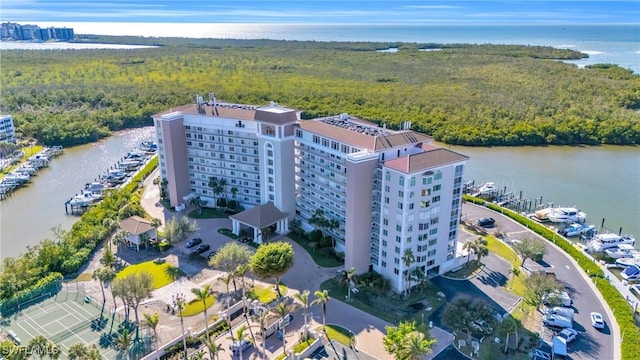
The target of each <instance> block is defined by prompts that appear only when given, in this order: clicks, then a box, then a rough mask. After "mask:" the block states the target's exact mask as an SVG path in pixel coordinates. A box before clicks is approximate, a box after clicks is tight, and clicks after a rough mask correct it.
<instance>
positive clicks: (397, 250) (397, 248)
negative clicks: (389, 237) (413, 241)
mask: <svg viewBox="0 0 640 360" xmlns="http://www.w3.org/2000/svg"><path fill="white" fill-rule="evenodd" d="M395 252H396V254H400V248H399V247H397V246H396V248H395Z"/></svg>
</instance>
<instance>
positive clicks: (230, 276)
mask: <svg viewBox="0 0 640 360" xmlns="http://www.w3.org/2000/svg"><path fill="white" fill-rule="evenodd" d="M232 279H233V273H228V274H227V275H226V276H223V277H220V278H218V280H220V281H222V282H224V284H225V286H226V287H227V293H226V294H225V298H224V302H225V308H227V307H229V298H230V297H231V294H230V293H229V284H231V280H232Z"/></svg>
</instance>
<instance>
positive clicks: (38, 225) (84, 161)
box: [0, 127, 153, 259]
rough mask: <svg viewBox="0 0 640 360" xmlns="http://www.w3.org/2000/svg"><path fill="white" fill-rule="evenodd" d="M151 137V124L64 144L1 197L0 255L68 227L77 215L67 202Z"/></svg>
mask: <svg viewBox="0 0 640 360" xmlns="http://www.w3.org/2000/svg"><path fill="white" fill-rule="evenodd" d="M152 138H153V127H146V128H141V129H135V130H127V131H122V132H118V133H115V134H114V135H113V136H111V137H109V138H107V139H104V140H101V141H100V142H97V143H94V144H87V145H82V146H76V147H73V148H69V149H65V150H64V153H63V155H61V156H59V157H57V158H55V159H52V160H51V161H50V162H49V167H47V168H44V169H42V170H41V171H40V172H38V174H37V175H36V176H35V177H33V178H32V179H31V183H30V184H29V186H28V187H24V188H21V189H18V190H17V191H15V192H14V193H13V194H12V195H11V196H10V197H9V198H7V199H6V200H3V201H0V258H1V259H4V258H5V257H9V256H17V255H19V254H20V253H22V252H24V251H25V249H26V248H27V246H29V245H36V244H38V243H39V242H40V241H41V240H43V239H46V238H49V239H53V232H52V231H51V229H52V228H54V227H56V226H58V225H59V226H61V227H62V228H63V229H65V230H68V229H70V228H71V225H73V223H74V222H75V221H77V220H78V216H74V215H67V214H66V213H65V209H64V203H65V201H67V200H68V199H69V198H71V197H72V196H73V195H74V194H77V193H79V192H80V190H81V189H83V188H84V185H85V184H86V183H88V182H90V181H93V180H94V179H95V178H97V177H98V176H99V175H100V174H102V173H104V172H105V171H106V170H107V169H108V168H109V167H111V166H112V165H113V164H115V163H116V162H117V161H118V160H120V158H121V157H122V156H123V155H125V154H126V153H127V152H129V151H131V150H132V149H133V148H135V147H136V146H137V145H139V144H140V142H142V141H143V140H149V139H152Z"/></svg>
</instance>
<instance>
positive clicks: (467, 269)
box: [445, 260, 482, 279]
mask: <svg viewBox="0 0 640 360" xmlns="http://www.w3.org/2000/svg"><path fill="white" fill-rule="evenodd" d="M454 270H455V269H454ZM480 270H482V264H478V263H477V262H475V261H473V260H472V261H470V262H468V263H466V264H465V265H464V266H462V267H460V268H458V270H455V271H453V270H452V271H449V272H448V273H446V274H445V276H447V277H450V278H453V279H466V278H469V277H471V276H473V275H475V274H476V273H478V272H480Z"/></svg>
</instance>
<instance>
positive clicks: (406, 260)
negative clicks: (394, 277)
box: [402, 249, 416, 296]
mask: <svg viewBox="0 0 640 360" xmlns="http://www.w3.org/2000/svg"><path fill="white" fill-rule="evenodd" d="M415 261H416V257H415V255H413V251H412V250H411V249H405V250H404V254H403V255H402V263H403V264H404V272H403V274H404V278H405V282H406V284H405V288H404V295H405V296H408V295H409V289H410V288H411V283H410V276H411V274H410V271H409V267H410V266H411V264H413V263H414V262H415Z"/></svg>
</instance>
